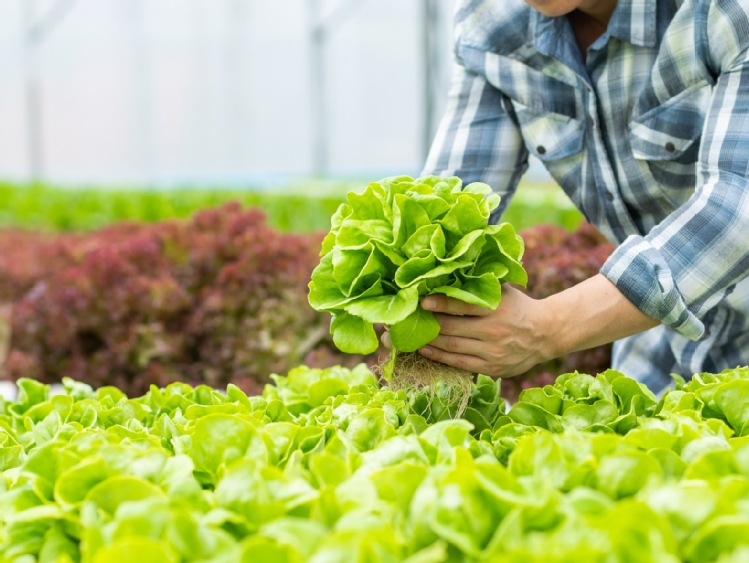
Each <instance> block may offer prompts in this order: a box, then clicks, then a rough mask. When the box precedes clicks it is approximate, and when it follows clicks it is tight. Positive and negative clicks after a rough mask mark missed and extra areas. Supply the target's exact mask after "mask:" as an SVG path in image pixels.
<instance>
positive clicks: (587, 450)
mask: <svg viewBox="0 0 749 563" xmlns="http://www.w3.org/2000/svg"><path fill="white" fill-rule="evenodd" d="M65 389H66V394H63V395H56V396H52V397H50V396H49V389H48V388H47V387H46V386H44V385H42V384H40V383H37V382H35V381H32V380H28V379H27V380H21V381H20V382H19V394H18V397H17V399H16V401H15V402H3V403H0V470H2V473H1V474H0V475H1V478H0V559H1V560H2V561H17V562H26V561H29V562H31V561H37V560H38V561H44V562H48V561H55V562H58V561H60V562H65V561H79V560H80V561H92V562H97V563H98V562H107V563H117V562H126V561H137V562H138V563H149V562H152V561H153V562H159V563H161V562H172V561H217V562H218V561H221V562H226V561H248V562H249V561H274V562H275V561H279V562H286V561H288V562H291V561H313V562H339V561H340V562H344V561H345V562H352V561H362V562H363V561H367V562H370V561H371V562H387V561H409V562H411V563H416V562H429V561H446V560H448V561H508V562H515V561H517V562H521V561H522V562H524V563H525V562H529V561H539V562H540V561H544V562H546V561H575V562H598V561H600V562H607V563H608V562H615V561H629V562H638V563H644V562H648V561H652V562H658V563H664V562H666V563H668V562H673V561H682V560H683V561H690V562H700V563H704V562H710V561H721V562H727V561H747V560H749V441H748V440H749V438H747V436H745V435H746V434H749V422H748V421H749V368H737V369H735V370H731V371H726V372H723V373H721V374H718V375H711V374H702V375H699V376H695V378H694V379H693V380H692V381H691V382H690V383H688V384H683V383H682V384H679V385H677V389H676V390H673V391H670V392H668V393H667V394H666V395H665V396H664V397H662V398H661V399H660V400H656V398H655V397H654V396H653V395H652V394H651V393H650V392H649V391H648V390H647V389H645V388H643V387H641V386H640V385H638V384H637V383H636V382H634V381H633V380H631V379H628V378H626V377H624V376H623V375H621V374H620V373H618V372H615V371H607V372H605V373H603V374H600V375H598V376H597V377H595V378H594V377H591V376H588V375H582V374H577V373H573V374H567V375H563V376H561V377H560V378H558V380H557V381H556V383H555V384H554V385H553V386H546V387H544V388H533V389H528V390H526V391H524V393H523V394H522V395H521V399H520V401H519V402H517V403H516V404H515V405H514V406H512V407H511V408H509V410H507V407H506V406H505V404H504V401H502V400H501V399H500V398H499V383H498V382H495V381H493V380H491V379H489V378H486V377H483V376H479V378H478V380H477V383H476V384H475V386H474V388H473V395H472V398H471V402H470V405H469V407H468V410H467V411H466V412H465V413H464V418H462V419H452V418H451V416H452V414H453V413H451V411H450V407H449V405H445V404H443V402H442V400H441V395H440V389H437V393H436V395H435V396H434V397H432V398H431V401H430V398H429V397H428V396H427V395H426V394H422V395H414V396H411V397H410V398H407V397H406V396H405V395H404V394H403V392H398V393H396V392H393V391H391V390H388V389H384V388H381V387H380V386H379V385H378V383H377V380H376V378H375V377H374V376H373V375H372V374H371V373H370V372H369V371H368V370H367V369H366V368H365V367H363V366H360V367H358V368H356V369H354V370H347V369H343V368H331V369H327V370H311V369H308V368H305V367H300V368H298V369H295V370H293V371H291V372H290V373H289V374H288V375H287V376H285V377H276V378H275V385H269V386H267V387H266V389H265V391H264V392H263V395H262V396H256V397H248V396H246V395H245V394H244V393H242V392H241V391H240V390H239V389H238V388H237V387H234V386H229V387H228V388H227V389H226V392H225V394H224V393H219V392H217V391H215V390H212V389H211V388H209V387H205V386H200V387H196V388H192V387H190V386H188V385H185V384H181V383H174V384H172V385H170V386H168V387H167V388H165V389H158V388H156V387H152V388H151V390H150V391H149V392H148V393H147V394H146V395H145V396H143V397H140V398H135V399H130V398H128V397H126V396H125V395H124V394H123V393H121V392H120V391H118V390H117V389H115V388H113V387H104V388H100V389H98V390H96V391H93V390H92V389H91V388H90V387H88V386H86V385H83V384H80V383H76V382H74V381H71V380H66V381H65Z"/></svg>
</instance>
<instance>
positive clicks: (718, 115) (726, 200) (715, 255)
mask: <svg viewBox="0 0 749 563" xmlns="http://www.w3.org/2000/svg"><path fill="white" fill-rule="evenodd" d="M733 15H734V16H735V13H734V14H733ZM743 18H744V21H746V22H749V19H747V18H746V14H745V13H744V14H743ZM734 23H735V22H734ZM739 27H740V26H738V25H734V30H736V29H738V28H739ZM729 33H730V30H729ZM714 37H720V38H721V39H720V41H721V43H722V45H723V46H722V47H720V49H721V52H720V53H718V54H717V55H716V56H718V58H717V60H718V61H719V62H718V64H719V66H720V74H719V76H718V78H717V82H716V84H715V86H714V88H713V94H712V97H711V102H710V104H711V105H710V108H709V110H708V112H707V116H706V121H705V127H704V129H703V135H702V144H701V146H700V153H699V160H698V163H697V188H696V190H695V193H694V194H693V195H692V197H691V198H690V199H689V200H687V202H686V203H684V204H683V205H682V206H681V207H679V208H678V209H676V210H675V211H674V212H673V213H672V214H670V215H669V216H668V217H667V218H666V219H665V220H664V221H663V222H661V223H660V224H659V225H657V226H656V227H655V228H653V229H652V230H651V232H650V233H648V234H647V236H644V237H643V236H630V237H629V238H627V239H626V240H625V241H624V243H623V244H621V245H620V246H619V247H618V248H617V249H616V250H615V251H614V252H613V254H612V255H611V257H610V258H609V259H608V261H607V262H606V263H605V264H604V266H603V269H602V270H601V272H602V273H603V275H605V276H606V277H607V278H608V279H609V280H611V281H612V282H613V283H614V284H616V286H617V287H618V288H619V290H620V291H621V292H622V293H623V294H624V295H625V296H626V297H627V298H628V299H629V300H630V301H632V302H633V303H634V304H635V305H636V306H637V307H638V308H639V309H640V310H641V311H642V312H644V313H645V314H646V315H648V316H650V317H652V318H654V319H657V320H660V321H661V322H662V323H663V324H665V325H667V326H670V327H672V328H673V329H674V330H676V331H678V332H679V333H681V334H682V335H684V336H686V337H688V338H691V339H693V340H697V339H698V338H700V337H701V336H702V335H703V334H704V332H705V326H704V324H703V322H702V320H701V319H703V318H704V316H705V314H706V313H707V312H708V311H709V310H711V309H712V308H714V307H715V306H716V305H717V304H718V303H719V302H720V301H721V300H722V299H723V298H724V297H725V296H727V295H728V294H729V293H730V292H731V291H732V289H733V288H734V287H735V285H736V284H737V283H738V282H739V281H741V280H742V279H743V278H745V277H746V276H747V275H749V179H748V177H749V56H747V49H746V46H745V45H744V46H743V47H742V46H741V45H740V44H739V43H738V42H735V43H734V44H733V45H734V47H735V48H734V49H730V48H726V47H725V46H726V45H727V44H729V43H730V41H726V40H725V38H726V35H725V33H723V34H716V35H714ZM744 42H745V43H746V40H745V41H744ZM730 51H733V52H732V53H731V52H730Z"/></svg>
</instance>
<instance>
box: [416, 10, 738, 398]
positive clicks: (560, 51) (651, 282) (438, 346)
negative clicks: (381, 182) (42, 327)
mask: <svg viewBox="0 0 749 563" xmlns="http://www.w3.org/2000/svg"><path fill="white" fill-rule="evenodd" d="M455 38H456V42H455V57H456V63H455V66H454V72H453V83H452V86H451V89H450V93H449V100H448V107H447V110H446V114H445V117H444V118H443V120H442V122H441V125H440V127H439V129H438V132H437V134H436V136H435V139H434V143H433V146H432V148H431V151H430V154H429V157H428V159H427V162H426V165H425V169H424V171H423V174H424V175H426V174H436V175H442V176H453V175H454V176H458V177H460V178H462V179H463V181H464V183H467V182H472V181H483V182H486V183H488V184H489V185H491V186H492V187H493V188H494V189H495V190H496V191H497V193H499V194H500V195H502V196H503V201H502V205H501V206H500V209H499V210H498V211H499V213H498V214H497V215H496V216H493V217H492V220H494V221H496V220H498V219H499V215H500V214H501V212H502V211H503V210H504V208H506V205H507V203H508V202H509V200H510V198H511V196H512V194H513V192H514V191H515V189H516V187H517V184H518V181H519V179H520V177H521V176H522V174H523V172H524V171H525V170H526V168H527V162H528V156H529V154H533V155H535V156H536V157H538V158H539V159H540V160H541V161H542V163H543V164H544V165H545V167H546V168H547V170H548V171H549V173H550V174H551V176H552V177H553V178H554V179H555V180H556V181H557V182H558V183H559V185H560V186H561V187H562V188H563V189H564V191H565V192H566V193H567V195H568V196H569V197H570V198H571V200H572V201H573V202H574V203H575V204H576V206H577V207H578V208H579V209H580V210H581V211H582V213H583V214H584V215H585V217H586V219H587V220H588V221H589V222H591V223H593V224H594V225H595V226H596V227H597V228H598V229H599V230H600V231H601V232H602V233H603V234H604V235H605V236H606V237H607V238H608V239H609V240H611V241H612V242H614V243H615V244H616V245H617V247H616V249H615V250H614V252H613V253H612V255H611V256H610V258H609V259H608V260H607V262H606V263H605V264H604V266H603V268H602V269H601V271H600V273H599V274H597V275H595V276H593V277H592V278H590V279H587V280H586V281H584V282H582V283H580V284H578V285H576V286H574V287H572V288H570V289H568V290H565V291H563V292H561V293H558V294H556V295H553V296H551V297H548V298H546V299H543V300H534V299H532V298H530V297H528V296H526V295H525V294H523V293H522V292H520V291H519V290H517V289H516V288H513V287H510V286H504V287H503V295H502V301H501V303H500V305H499V307H498V308H497V309H496V310H492V311H489V310H486V309H482V308H480V307H476V306H471V305H467V304H465V303H462V302H460V301H457V300H454V299H450V298H447V297H445V296H439V295H434V296H429V297H427V298H424V299H423V301H422V307H423V308H424V309H427V310H431V311H434V312H435V314H436V317H437V319H438V320H439V322H440V326H441V331H440V335H439V336H438V337H437V338H436V339H435V340H433V341H432V342H431V343H430V344H429V345H427V346H425V347H424V348H422V349H421V350H420V352H421V353H422V354H423V355H424V356H426V357H428V358H431V359H433V360H436V361H440V362H443V363H445V364H448V365H452V366H455V367H459V368H463V369H467V370H470V371H471V372H474V373H483V374H487V375H491V376H495V377H511V376H514V375H517V374H520V373H523V372H525V371H527V370H528V369H529V368H530V367H532V366H533V365H534V364H537V363H539V362H541V361H544V360H547V359H551V358H553V357H558V356H561V355H564V354H566V353H569V352H572V351H575V350H580V349H584V348H588V347H592V346H597V345H600V344H604V343H608V342H614V347H613V354H612V367H614V368H615V369H618V370H621V371H622V372H624V373H625V374H627V375H629V376H631V377H634V378H636V379H638V380H640V381H641V382H643V383H645V384H646V385H648V386H649V387H650V388H651V390H653V391H654V392H656V393H660V392H662V391H663V390H665V389H666V388H667V386H669V384H670V383H671V382H672V378H671V377H670V374H671V373H678V374H680V375H682V376H683V377H685V378H690V377H691V375H692V374H694V373H700V372H705V371H707V372H717V371H721V370H723V369H726V368H733V367H736V366H737V365H746V364H747V362H749V278H748V276H747V274H748V273H749V185H747V184H748V182H747V175H748V174H749V0H647V1H646V0H618V1H617V0H526V1H525V2H524V1H523V0H465V1H463V2H461V4H460V6H459V7H458V9H457V11H456V34H455Z"/></svg>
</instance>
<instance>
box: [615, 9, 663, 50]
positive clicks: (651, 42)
mask: <svg viewBox="0 0 749 563" xmlns="http://www.w3.org/2000/svg"><path fill="white" fill-rule="evenodd" d="M658 3H659V2H658V1H657V0H619V1H618V2H617V4H616V9H614V13H613V14H611V20H610V21H609V27H608V32H609V35H611V36H612V37H617V38H618V39H621V40H622V41H626V42H628V43H631V44H632V45H637V46H640V47H655V46H656V45H657V44H658V30H657V24H658V19H659V18H658Z"/></svg>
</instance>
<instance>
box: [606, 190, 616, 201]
mask: <svg viewBox="0 0 749 563" xmlns="http://www.w3.org/2000/svg"><path fill="white" fill-rule="evenodd" d="M606 199H608V200H609V201H614V194H612V193H611V192H606Z"/></svg>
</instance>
